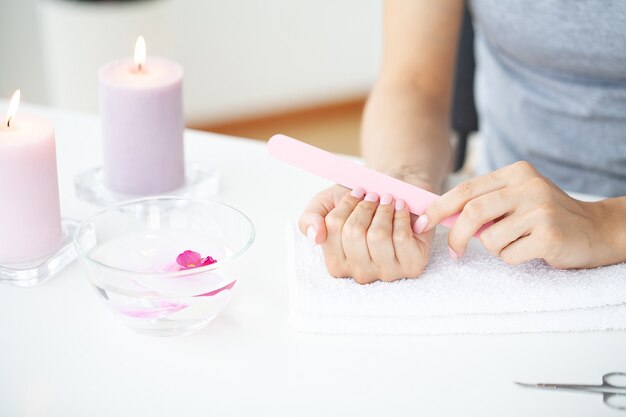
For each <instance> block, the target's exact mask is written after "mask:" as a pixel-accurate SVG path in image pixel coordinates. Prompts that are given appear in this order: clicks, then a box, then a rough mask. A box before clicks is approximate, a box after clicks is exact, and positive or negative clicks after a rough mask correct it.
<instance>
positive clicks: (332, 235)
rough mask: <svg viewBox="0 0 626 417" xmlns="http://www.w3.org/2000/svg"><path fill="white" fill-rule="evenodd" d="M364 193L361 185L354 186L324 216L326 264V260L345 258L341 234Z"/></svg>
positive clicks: (338, 260) (341, 259)
mask: <svg viewBox="0 0 626 417" xmlns="http://www.w3.org/2000/svg"><path fill="white" fill-rule="evenodd" d="M364 194H365V190H363V189H362V188H361V187H356V188H355V189H354V190H352V192H351V193H350V194H346V195H345V196H344V197H343V198H342V199H341V200H339V202H338V203H337V205H336V207H335V208H334V209H332V210H331V211H330V213H328V215H326V217H325V218H324V223H325V224H326V230H327V236H326V240H325V241H324V244H323V246H322V248H323V249H324V257H325V258H327V266H328V264H329V262H328V260H330V261H331V263H332V260H333V259H334V260H335V261H337V262H343V261H344V260H345V257H346V255H345V252H344V250H343V244H342V242H341V234H342V232H343V228H344V225H345V223H346V220H347V219H348V217H349V216H350V214H352V211H353V210H354V208H355V207H356V206H357V205H358V204H359V202H360V201H361V199H362V198H363V195H364Z"/></svg>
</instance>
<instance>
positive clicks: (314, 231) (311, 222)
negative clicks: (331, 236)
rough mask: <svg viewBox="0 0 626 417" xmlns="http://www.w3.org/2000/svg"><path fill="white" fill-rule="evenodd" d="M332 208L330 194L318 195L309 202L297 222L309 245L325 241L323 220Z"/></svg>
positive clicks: (324, 223)
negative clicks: (309, 242)
mask: <svg viewBox="0 0 626 417" xmlns="http://www.w3.org/2000/svg"><path fill="white" fill-rule="evenodd" d="M332 206H333V200H332V194H329V193H320V194H318V195H316V196H315V197H314V198H313V199H312V200H311V201H310V202H309V204H308V205H307V207H306V208H305V209H304V212H303V213H302V215H301V216H300V220H299V221H298V227H299V229H300V232H301V233H302V234H303V235H305V236H306V237H308V238H309V240H310V241H311V243H315V244H318V245H320V244H322V243H324V242H325V241H326V222H325V221H324V218H325V217H326V215H327V214H328V213H329V211H330V207H332Z"/></svg>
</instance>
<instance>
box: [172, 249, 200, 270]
mask: <svg viewBox="0 0 626 417" xmlns="http://www.w3.org/2000/svg"><path fill="white" fill-rule="evenodd" d="M176 263H177V264H178V265H180V266H182V267H184V268H195V267H197V266H199V265H200V264H202V256H200V254H199V253H198V252H194V251H192V250H186V251H184V252H183V253H181V254H180V255H178V257H177V258H176Z"/></svg>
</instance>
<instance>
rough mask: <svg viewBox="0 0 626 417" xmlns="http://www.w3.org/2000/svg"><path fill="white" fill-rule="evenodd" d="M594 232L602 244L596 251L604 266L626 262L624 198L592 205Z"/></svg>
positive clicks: (625, 198)
mask: <svg viewBox="0 0 626 417" xmlns="http://www.w3.org/2000/svg"><path fill="white" fill-rule="evenodd" d="M588 204H590V205H591V206H592V211H593V213H594V218H595V225H596V232H597V233H598V236H599V240H600V242H601V243H602V244H600V245H598V249H599V250H601V251H602V252H604V253H602V254H600V257H601V258H603V259H604V260H605V262H603V263H604V264H605V265H609V264H615V263H620V262H626V197H619V198H609V199H606V200H601V201H598V202H594V203H588Z"/></svg>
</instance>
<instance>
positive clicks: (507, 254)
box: [500, 233, 542, 265]
mask: <svg viewBox="0 0 626 417" xmlns="http://www.w3.org/2000/svg"><path fill="white" fill-rule="evenodd" d="M535 240H536V239H534V236H533V235H532V233H531V234H530V235H528V236H524V237H521V238H519V239H517V240H516V241H514V242H512V243H511V244H509V245H508V246H506V247H505V248H504V249H502V251H501V252H500V258H501V259H502V260H503V261H504V262H506V263H507V264H509V265H519V264H521V263H524V262H526V261H530V260H531V259H537V258H541V255H542V254H541V253H540V250H539V248H538V245H537V242H535Z"/></svg>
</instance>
